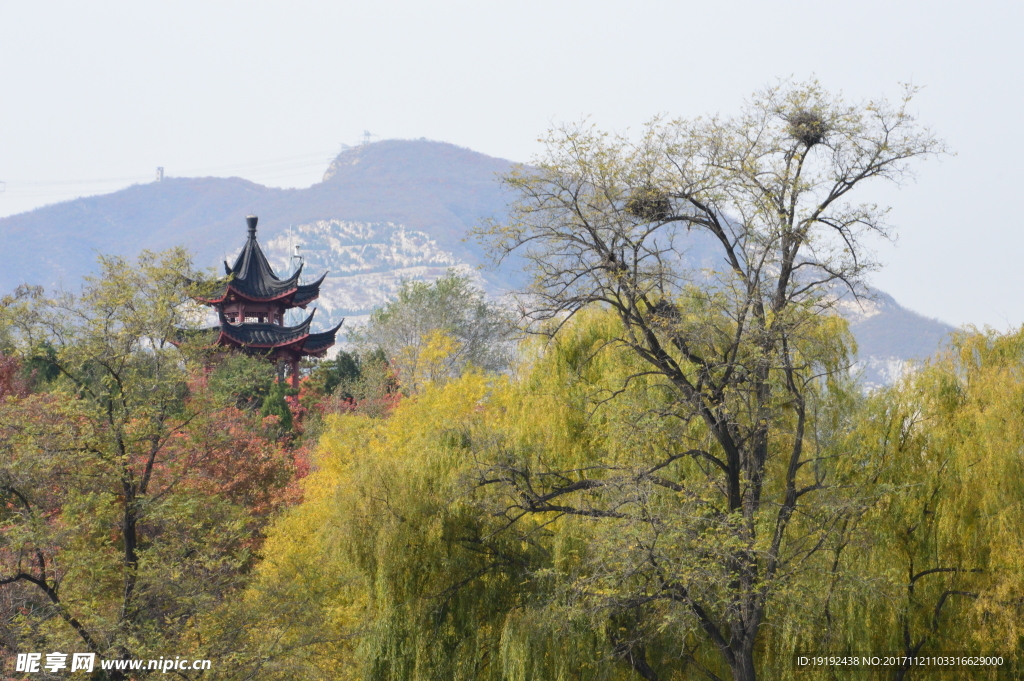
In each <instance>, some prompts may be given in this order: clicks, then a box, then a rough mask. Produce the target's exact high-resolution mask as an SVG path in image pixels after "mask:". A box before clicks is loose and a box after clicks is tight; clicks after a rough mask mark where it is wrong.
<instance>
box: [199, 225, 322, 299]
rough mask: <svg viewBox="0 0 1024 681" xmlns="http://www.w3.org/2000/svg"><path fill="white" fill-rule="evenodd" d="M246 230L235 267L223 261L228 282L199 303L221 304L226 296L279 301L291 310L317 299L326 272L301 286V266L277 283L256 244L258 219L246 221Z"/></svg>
mask: <svg viewBox="0 0 1024 681" xmlns="http://www.w3.org/2000/svg"><path fill="white" fill-rule="evenodd" d="M246 222H247V223H248V227H249V238H248V239H247V240H246V242H245V246H243V247H242V252H241V253H239V254H238V257H237V258H235V264H234V265H228V263H227V261H224V270H225V272H226V273H227V275H228V277H229V279H228V280H227V281H226V282H225V283H224V285H223V287H222V288H220V289H219V290H218V291H217V292H216V293H215V294H213V295H212V296H211V297H210V298H205V299H203V301H202V302H204V303H208V304H216V303H221V302H223V301H224V300H225V299H226V298H227V297H228V295H229V293H234V294H235V295H237V296H239V297H241V298H244V299H246V300H251V301H260V302H265V301H271V300H282V299H285V300H284V302H286V303H290V304H291V306H296V305H297V306H301V307H305V306H306V305H307V304H308V303H310V302H312V301H314V300H316V299H317V298H318V297H319V296H320V285H321V284H322V283H323V281H324V278H325V277H326V276H327V272H324V273H323V275H322V276H321V277H320V278H319V279H317V280H316V281H314V282H313V283H310V284H300V283H299V277H300V276H301V275H302V267H303V266H302V265H300V266H299V268H298V269H297V270H296V271H295V273H294V274H292V275H291V276H290V277H288V278H286V279H278V277H277V275H276V274H274V268H272V267H271V266H270V262H269V261H267V256H266V255H264V254H263V249H262V248H260V244H259V242H258V241H256V222H257V217H256V216H255V215H250V216H248V217H246Z"/></svg>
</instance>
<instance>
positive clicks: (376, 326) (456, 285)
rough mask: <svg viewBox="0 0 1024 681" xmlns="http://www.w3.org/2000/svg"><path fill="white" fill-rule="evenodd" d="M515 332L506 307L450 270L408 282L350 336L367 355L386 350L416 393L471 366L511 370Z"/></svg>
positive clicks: (405, 384)
mask: <svg viewBox="0 0 1024 681" xmlns="http://www.w3.org/2000/svg"><path fill="white" fill-rule="evenodd" d="M513 331H514V329H513V326H512V324H511V323H510V320H509V315H508V313H507V312H506V311H505V310H503V309H502V308H501V307H500V306H498V305H496V304H494V303H491V302H489V301H487V300H486V299H485V298H484V295H483V292H482V291H480V290H478V289H476V288H475V287H474V286H473V285H472V284H471V282H470V280H469V278H468V277H463V276H460V275H458V274H455V273H452V272H449V274H447V275H446V276H444V277H441V278H440V279H438V280H436V281H434V282H433V283H430V284H427V283H424V282H415V281H407V282H404V283H403V284H402V287H401V288H400V289H399V291H398V297H397V298H396V299H395V300H394V301H392V302H390V303H388V304H387V305H385V306H384V307H382V308H379V309H377V310H374V312H373V314H372V315H371V316H370V321H369V322H368V323H367V324H366V326H365V327H363V328H361V329H356V330H353V331H350V332H349V338H350V339H351V340H352V341H353V342H354V343H355V345H356V346H357V347H358V348H359V349H360V351H361V352H363V353H370V352H373V351H375V350H380V351H382V352H383V353H384V355H385V357H386V358H387V360H388V362H389V363H390V365H391V366H392V367H393V369H394V370H395V371H396V372H397V374H398V380H399V381H400V383H401V384H402V386H403V388H404V389H406V390H409V391H413V392H415V391H418V390H419V389H421V388H422V386H423V384H424V383H425V382H428V381H432V380H443V379H446V378H451V377H454V376H458V375H459V374H460V373H461V372H462V371H464V370H465V369H466V367H469V366H473V367H477V368H479V369H483V370H485V371H502V370H504V369H507V368H508V366H509V362H510V360H511V352H512V348H513V346H512V343H511V339H512V337H513Z"/></svg>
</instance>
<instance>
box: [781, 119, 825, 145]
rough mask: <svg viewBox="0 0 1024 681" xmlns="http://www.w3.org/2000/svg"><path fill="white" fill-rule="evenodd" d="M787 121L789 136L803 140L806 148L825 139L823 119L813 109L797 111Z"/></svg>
mask: <svg viewBox="0 0 1024 681" xmlns="http://www.w3.org/2000/svg"><path fill="white" fill-rule="evenodd" d="M787 121H788V123H789V134H790V136H792V137H793V139H796V140H798V141H800V142H803V143H804V144H805V145H807V147H808V148H809V147H813V146H814V145H815V144H820V143H821V142H822V141H823V140H824V139H825V133H826V132H827V131H828V130H827V128H826V126H825V121H824V120H822V118H821V116H820V115H819V114H818V113H816V112H814V111H808V110H806V109H804V110H802V111H797V112H796V113H795V114H793V115H792V116H790V117H789V118H788V119H787Z"/></svg>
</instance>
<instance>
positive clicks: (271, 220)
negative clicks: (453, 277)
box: [0, 140, 951, 383]
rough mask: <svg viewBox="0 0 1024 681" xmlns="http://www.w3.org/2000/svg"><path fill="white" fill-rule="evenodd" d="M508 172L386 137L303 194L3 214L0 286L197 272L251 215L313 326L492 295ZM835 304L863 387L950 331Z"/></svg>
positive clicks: (224, 250) (186, 196)
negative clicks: (111, 263)
mask: <svg viewBox="0 0 1024 681" xmlns="http://www.w3.org/2000/svg"><path fill="white" fill-rule="evenodd" d="M511 165H512V164H511V162H510V161H506V160H503V159H498V158H492V157H490V156H485V155H483V154H479V153H477V152H474V151H470V150H468V149H463V148H461V147H457V146H455V145H451V144H444V143H440V142H428V141H423V140H420V141H409V140H388V141H382V142H376V143H373V144H368V145H363V146H359V147H354V148H350V149H347V150H345V151H343V152H342V153H341V154H339V155H338V157H337V158H336V159H335V160H334V161H333V162H332V163H331V165H330V167H329V168H328V169H327V171H326V173H325V174H324V179H323V181H322V182H320V183H319V184H316V185H313V186H312V187H309V188H307V189H272V188H268V187H263V186H260V185H257V184H254V183H252V182H248V181H246V180H242V179H239V178H228V179H223V178H213V177H208V178H175V177H168V178H165V179H164V180H163V181H161V182H153V183H150V184H145V185H134V186H132V187H129V188H127V189H124V190H121V191H119V192H115V193H113V194H107V195H103V196H94V197H89V198H83V199H76V200H74V201H68V202H65V203H60V204H56V205H52V206H47V207H45V208H40V209H37V210H34V211H31V212H29V213H23V214H21V215H14V216H11V217H7V218H3V219H0V253H2V254H3V261H4V267H3V269H2V271H0V290H10V289H12V288H14V287H15V286H16V285H18V284H20V283H23V282H28V283H35V284H43V285H46V286H48V287H53V286H56V285H58V284H60V283H63V284H64V285H65V286H72V287H73V286H77V283H78V281H79V279H80V278H81V276H82V275H83V274H86V273H88V272H90V271H92V270H93V268H94V265H95V260H96V255H97V254H98V253H109V254H120V255H125V256H129V257H131V256H134V255H135V254H136V253H138V252H139V251H140V250H142V249H144V248H148V249H150V250H160V249H164V248H168V247H170V246H173V245H179V244H184V245H186V246H188V247H189V248H190V249H191V250H192V251H193V252H194V253H195V254H196V263H197V264H198V265H200V266H217V265H218V264H219V262H220V261H221V260H224V259H230V258H231V257H232V256H233V255H234V254H235V253H236V252H237V251H238V249H239V248H241V246H242V243H243V242H244V239H245V233H246V232H245V229H246V228H245V220H244V216H245V215H246V214H249V213H253V214H255V215H258V216H259V218H260V222H259V237H260V241H261V243H262V244H263V245H264V249H265V250H266V252H267V256H268V258H270V260H271V263H272V264H273V265H274V266H275V267H276V268H278V269H279V271H281V272H285V271H289V270H290V269H291V267H292V265H293V260H292V255H293V254H294V248H295V246H299V252H300V253H301V254H302V256H303V257H304V259H305V261H306V268H305V270H304V271H305V272H306V273H308V274H309V275H313V276H318V275H319V274H320V273H321V272H323V271H324V270H330V272H331V274H330V276H329V277H328V279H327V280H326V281H325V283H324V285H323V287H322V296H321V299H320V301H319V307H320V308H321V313H320V314H318V315H317V321H318V323H319V324H320V325H325V324H328V323H330V322H332V321H334V320H340V318H341V317H352V316H361V315H365V314H368V313H369V311H370V310H371V309H373V308H374V307H375V306H378V305H380V304H381V303H383V302H385V301H386V300H388V299H389V298H390V297H391V296H392V295H393V294H394V292H395V290H396V288H397V286H398V285H399V283H400V282H401V281H402V280H403V279H422V280H431V279H434V278H436V277H438V276H440V275H441V274H443V273H444V272H445V271H446V270H447V269H449V268H456V269H458V270H460V271H462V272H466V273H469V274H471V275H472V276H474V277H475V278H476V279H477V281H478V283H479V284H480V285H481V286H483V287H484V288H485V289H487V290H488V291H489V292H490V293H494V294H497V293H500V292H502V291H504V290H507V289H509V288H511V287H513V286H515V285H516V284H519V283H522V273H521V271H520V268H519V267H518V265H517V264H516V263H511V264H508V265H506V266H505V267H503V268H501V269H499V270H496V271H495V270H493V269H483V270H480V269H478V266H479V265H481V264H483V263H484V254H483V251H482V248H481V247H480V246H479V245H478V244H476V243H475V242H474V241H472V240H466V234H467V232H468V231H469V229H470V228H472V227H473V226H475V225H477V224H479V222H480V221H481V220H482V219H484V218H489V217H497V218H500V217H501V216H502V215H503V213H504V210H505V206H506V204H507V200H508V197H507V196H506V195H505V193H504V191H503V189H502V186H501V184H500V183H499V182H498V181H497V180H498V177H499V176H500V175H502V174H504V173H506V172H507V171H508V170H509V169H510V167H511ZM698 250H699V249H698ZM695 255H696V257H698V258H699V257H700V256H699V253H698V254H695ZM843 307H844V314H846V316H847V317H848V318H849V319H850V320H851V322H852V326H853V330H854V333H855V335H856V336H857V340H858V343H859V346H860V354H861V358H862V366H863V367H864V378H865V380H867V381H868V382H870V383H881V382H886V381H887V380H891V378H893V377H894V376H895V375H897V374H898V373H899V372H900V371H902V369H903V366H904V365H905V363H906V362H907V360H911V359H918V358H923V357H926V356H928V355H929V354H931V353H932V352H933V351H934V350H935V348H936V347H938V345H939V343H940V342H941V340H942V338H944V337H945V336H946V335H947V334H948V333H949V331H950V330H951V327H950V326H948V325H946V324H943V323H941V322H938V321H935V320H931V319H926V318H924V317H921V316H920V315H917V314H915V313H913V312H910V311H909V310H906V309H905V308H902V307H901V306H899V305H898V304H897V303H896V301H894V300H893V299H892V298H891V297H890V296H888V295H886V294H878V295H877V296H875V298H874V299H873V300H872V301H868V302H866V303H863V304H862V305H850V304H844V306H843Z"/></svg>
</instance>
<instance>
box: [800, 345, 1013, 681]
mask: <svg viewBox="0 0 1024 681" xmlns="http://www.w3.org/2000/svg"><path fill="white" fill-rule="evenodd" d="M1022 369H1024V332H1022V331H1017V332H1015V333H1010V334H1006V335H1000V334H997V333H994V332H991V331H990V332H986V333H979V332H962V333H959V334H958V335H957V336H956V337H955V338H954V340H953V342H952V344H951V346H950V348H949V349H948V350H947V351H945V352H943V353H942V354H941V355H940V356H938V357H937V358H935V359H934V360H932V361H931V362H930V363H929V365H928V366H926V367H923V368H922V369H921V370H920V371H918V372H917V373H916V374H915V375H913V376H911V377H908V378H907V379H906V380H904V381H903V382H902V383H900V384H899V385H896V386H894V387H892V388H891V389H889V390H887V391H885V392H882V393H879V394H877V395H875V396H873V398H872V400H871V403H872V404H871V406H870V408H869V409H868V410H866V411H865V413H864V417H863V418H862V419H860V424H859V425H858V427H857V428H856V429H855V432H854V437H855V438H856V439H857V441H858V442H859V443H860V444H859V446H860V447H862V448H865V449H868V448H869V449H871V450H873V452H874V454H873V457H874V458H875V459H876V462H877V465H876V466H875V470H876V471H877V473H878V477H877V483H878V485H877V492H878V495H879V500H880V502H881V503H878V504H876V505H875V506H874V507H873V508H872V509H871V510H870V512H869V513H868V514H866V515H865V516H864V517H863V520H862V523H861V528H860V530H859V532H858V534H859V535H860V537H859V538H858V540H857V541H853V542H850V544H849V546H847V547H846V548H845V550H844V551H843V552H842V554H841V555H839V556H837V557H838V559H839V561H840V562H842V563H846V564H849V565H855V566H856V567H857V570H856V572H853V571H845V575H844V574H836V578H837V586H839V582H842V581H846V582H855V581H859V580H863V582H866V583H870V588H871V597H870V598H864V597H862V596H859V593H858V592H859V590H858V589H856V588H835V589H834V590H833V591H834V595H833V596H832V598H831V601H832V603H831V605H830V610H831V612H830V615H831V617H830V618H825V617H822V618H821V621H820V627H819V629H818V631H819V635H820V636H821V637H823V638H826V639H827V640H829V642H830V644H831V645H832V646H833V648H834V649H839V650H842V649H846V650H857V649H859V650H868V649H870V650H888V651H892V652H899V653H901V654H902V655H903V656H904V657H907V658H910V657H913V656H915V655H920V656H929V655H936V654H941V653H946V652H950V651H961V652H964V653H970V654H971V655H979V656H982V655H984V656H988V655H993V656H1002V657H1003V658H1004V665H1002V666H994V665H993V666H988V667H986V668H984V669H976V670H972V674H974V675H973V676H971V678H1019V676H1020V670H1019V669H1014V665H1017V664H1018V660H1017V659H1015V657H1016V656H1017V655H1018V654H1019V651H1020V650H1021V642H1022V640H1024V629H1022V626H1021V625H1022V623H1024V578H1022V575H1024V556H1022V554H1021V544H1022V542H1024V530H1022V528H1024V501H1022V500H1024V486H1022V480H1024V459H1022V458H1021V454H1020V453H1021V451H1024V421H1022V412H1021V404H1022V401H1024V375H1022ZM890 678H892V679H906V678H909V679H913V678H928V679H946V678H948V679H959V678H964V670H963V668H955V667H954V668H950V669H935V668H931V669H923V668H917V669H915V668H914V667H913V666H912V665H910V664H904V665H903V666H902V667H901V668H897V669H893V670H892V673H891V676H890Z"/></svg>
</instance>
